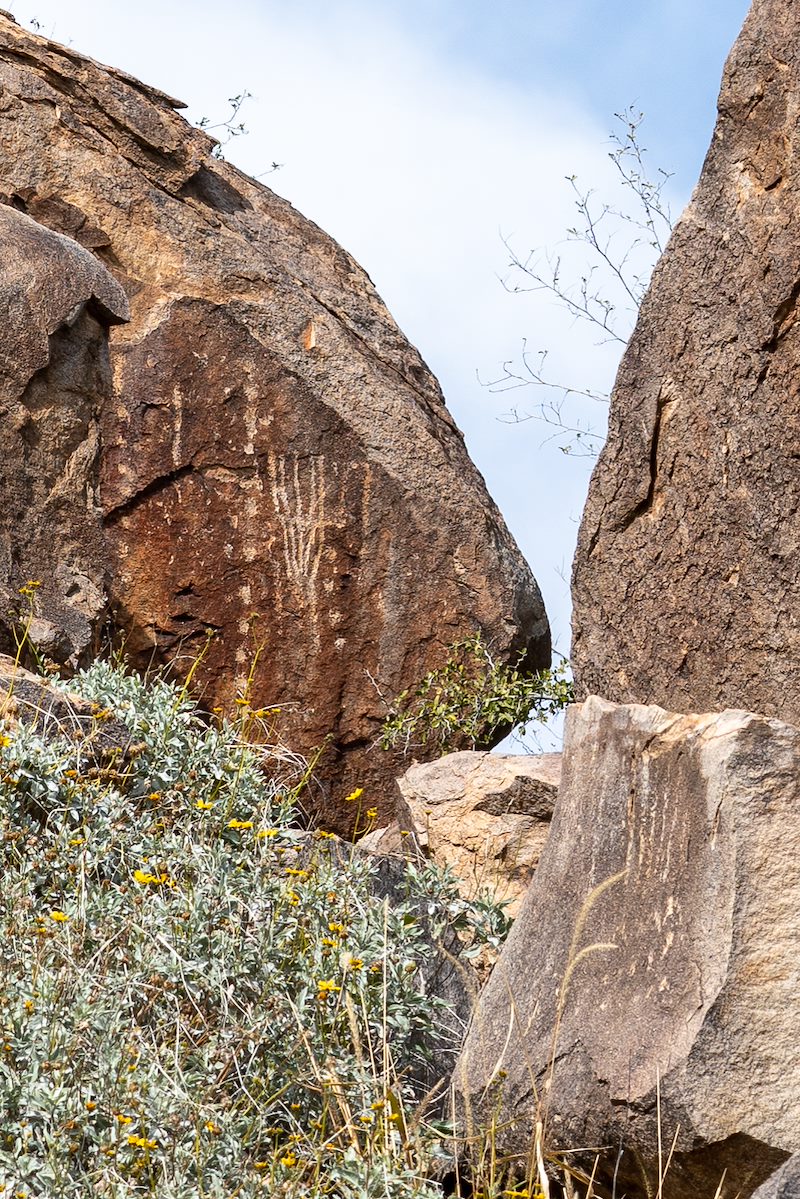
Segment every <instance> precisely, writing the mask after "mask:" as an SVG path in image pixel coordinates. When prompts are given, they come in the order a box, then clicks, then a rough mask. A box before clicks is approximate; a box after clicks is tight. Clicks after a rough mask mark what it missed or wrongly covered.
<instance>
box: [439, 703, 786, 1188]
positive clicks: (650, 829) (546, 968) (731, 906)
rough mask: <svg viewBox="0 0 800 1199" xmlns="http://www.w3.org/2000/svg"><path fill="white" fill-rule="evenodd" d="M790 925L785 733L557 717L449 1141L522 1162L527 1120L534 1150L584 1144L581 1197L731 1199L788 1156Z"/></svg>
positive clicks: (720, 722) (635, 717)
mask: <svg viewBox="0 0 800 1199" xmlns="http://www.w3.org/2000/svg"><path fill="white" fill-rule="evenodd" d="M799 911H800V730H798V729H797V728H794V727H792V726H791V725H788V724H784V723H782V722H781V721H778V720H774V719H767V718H765V717H761V716H754V715H751V714H750V713H747V712H742V711H727V712H723V713H722V714H721V715H703V716H691V715H690V716H678V715H675V714H672V713H669V712H665V711H664V710H663V709H662V708H657V707H643V706H638V705H630V706H618V705H615V704H611V703H609V702H607V701H605V700H601V699H597V698H595V697H590V698H589V699H588V700H587V701H586V702H585V703H584V704H583V705H578V706H575V707H573V708H572V709H570V711H569V714H568V717H567V729H566V737H565V743H564V754H563V773H562V779H561V787H560V790H559V797H558V801H557V804H556V810H555V815H554V818H553V823H552V826H551V829H550V837H549V840H548V843H547V852H546V853H545V854H544V855H543V857H542V861H541V862H540V864H539V867H538V869H537V871H536V874H535V875H534V878H533V881H532V883H531V885H530V888H529V890H528V893H527V895H526V898H525V901H524V903H523V906H522V910H521V912H520V914H519V916H518V918H517V921H516V923H515V925H514V928H513V929H512V931H511V935H510V937H509V939H508V942H507V943H506V945H505V947H504V949H503V951H502V953H501V955H500V958H499V961H498V963H497V965H496V966H495V969H494V972H493V974H492V977H491V978H490V980H489V982H488V984H487V985H486V987H485V988H484V990H483V992H482V993H481V997H480V1000H479V1003H478V1006H477V1010H476V1012H475V1015H474V1017H473V1021H472V1024H471V1027H470V1031H469V1033H468V1036H467V1039H466V1042H465V1045H464V1048H463V1051H462V1055H461V1059H460V1062H459V1065H458V1068H457V1075H456V1078H457V1089H458V1093H459V1096H460V1106H461V1112H462V1119H463V1120H464V1121H465V1123H466V1124H467V1127H469V1126H470V1124H471V1123H477V1126H480V1121H481V1120H482V1119H489V1118H492V1119H493V1120H494V1123H495V1127H496V1128H497V1129H498V1130H500V1131H499V1144H498V1145H497V1146H496V1148H497V1149H498V1151H509V1152H511V1153H518V1154H520V1155H521V1156H522V1158H523V1159H524V1158H525V1156H526V1155H527V1153H528V1150H529V1147H530V1144H531V1137H532V1135H533V1129H534V1124H535V1121H536V1119H537V1118H540V1119H542V1120H543V1122H544V1124H545V1130H546V1139H547V1145H548V1147H549V1148H554V1149H562V1150H567V1151H572V1150H575V1149H576V1147H579V1146H598V1147H604V1148H602V1149H601V1150H600V1160H599V1163H598V1167H597V1180H598V1183H602V1184H603V1185H605V1186H606V1187H607V1189H606V1190H601V1191H600V1193H601V1194H603V1195H607V1194H610V1193H611V1190H612V1189H613V1188H612V1187H611V1185H610V1184H611V1180H612V1178H613V1175H614V1171H615V1169H616V1170H617V1185H616V1191H615V1194H617V1195H622V1194H625V1195H627V1196H628V1199H646V1197H647V1196H648V1195H649V1196H653V1195H655V1194H656V1192H657V1190H658V1193H659V1194H660V1195H661V1196H662V1199H690V1197H691V1199H695V1197H696V1199H714V1196H715V1195H716V1193H717V1186H718V1184H719V1183H720V1181H721V1179H722V1177H723V1173H724V1174H725V1181H724V1183H723V1186H722V1188H721V1191H720V1195H721V1197H722V1199H735V1197H737V1196H738V1197H739V1199H747V1197H748V1196H750V1195H752V1194H753V1192H754V1191H755V1189H756V1188H757V1187H758V1186H759V1185H760V1184H761V1183H763V1182H764V1181H765V1180H766V1179H767V1178H768V1177H769V1176H770V1174H771V1173H773V1172H774V1171H775V1170H776V1169H777V1168H778V1167H779V1166H781V1165H782V1164H783V1162H784V1161H785V1160H786V1158H787V1157H788V1156H789V1155H790V1154H791V1153H796V1152H798V1151H800V1120H798V1112H800V1076H798V1070H797V1045H798V1041H799V1040H800V921H799V920H798V916H797V913H798V912H799ZM503 1071H504V1072H505V1073H503ZM659 1125H660V1143H661V1147H662V1162H663V1160H664V1157H663V1154H666V1153H668V1152H669V1148H670V1146H671V1145H672V1144H673V1138H674V1155H673V1158H672V1162H671V1165H670V1169H669V1170H668V1171H667V1174H666V1179H665V1181H664V1185H663V1189H661V1188H658V1168H659ZM619 1147H622V1149H623V1150H624V1152H623V1154H622V1157H621V1158H620V1159H619V1161H618V1160H617V1151H618V1148H619ZM594 1156H595V1152H594V1149H591V1150H588V1151H587V1152H586V1153H585V1154H584V1161H583V1164H584V1165H585V1166H586V1167H587V1169H588V1170H589V1171H591V1170H592V1167H593V1165H594Z"/></svg>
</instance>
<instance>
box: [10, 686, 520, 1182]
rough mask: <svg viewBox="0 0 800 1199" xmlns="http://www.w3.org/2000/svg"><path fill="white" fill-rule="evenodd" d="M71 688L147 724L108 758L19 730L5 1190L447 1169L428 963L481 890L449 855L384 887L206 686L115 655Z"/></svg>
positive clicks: (402, 1177)
mask: <svg viewBox="0 0 800 1199" xmlns="http://www.w3.org/2000/svg"><path fill="white" fill-rule="evenodd" d="M70 689H71V690H73V691H77V692H78V693H79V694H81V695H83V696H84V697H85V698H87V699H90V700H92V701H94V703H95V711H96V715H95V719H94V726H95V729H96V730H100V729H102V727H103V725H104V722H106V721H108V720H109V719H110V717H111V716H112V715H113V716H114V717H116V718H118V719H122V720H123V721H124V722H125V724H126V726H127V727H128V729H129V730H130V733H131V738H132V741H133V743H134V745H133V752H132V753H130V752H129V753H121V754H120V756H119V758H118V759H117V764H116V766H112V767H110V768H108V769H96V768H94V769H90V768H88V766H87V762H88V761H89V759H90V757H91V755H90V753H89V750H90V749H91V744H92V737H93V733H92V731H91V730H90V731H89V733H88V735H87V737H86V738H85V739H84V740H83V741H77V742H76V741H75V739H74V737H72V738H70V737H67V736H66V735H60V734H59V733H58V732H57V731H53V730H50V732H49V734H48V736H47V737H46V738H45V737H42V736H41V735H38V734H36V733H35V732H33V731H31V729H30V728H27V727H26V726H25V725H24V724H22V723H20V722H17V721H16V720H14V719H12V718H11V717H8V718H6V720H5V722H4V724H3V726H2V731H0V837H1V838H2V841H1V842H0V845H1V846H2V867H3V884H2V888H0V937H2V944H3V954H2V959H1V960H0V1110H2V1112H3V1120H2V1125H0V1188H4V1189H3V1190H2V1192H1V1193H2V1195H3V1196H6V1195H11V1194H15V1195H20V1196H22V1195H25V1196H30V1197H35V1196H47V1197H48V1199H51V1197H60V1196H63V1197H64V1199H67V1197H69V1199H77V1197H78V1196H81V1197H83V1196H85V1195H87V1194H92V1195H109V1196H117V1195H119V1196H123V1195H138V1194H142V1195H158V1196H159V1197H161V1199H188V1197H189V1196H192V1197H195V1196H206V1197H208V1199H232V1197H233V1196H237V1197H241V1199H248V1197H249V1196H256V1195H259V1196H263V1195H270V1196H300V1195H309V1196H316V1195H320V1196H321V1195H335V1196H341V1197H342V1199H349V1197H353V1199H355V1197H356V1196H358V1197H359V1199H362V1197H363V1199H369V1197H371V1196H375V1197H376V1199H377V1196H389V1197H394V1196H396V1197H397V1199H402V1197H405V1196H430V1195H435V1194H438V1193H440V1192H439V1191H437V1189H436V1187H435V1186H434V1185H433V1184H432V1183H428V1182H426V1181H425V1178H426V1174H427V1173H428V1167H427V1166H426V1165H425V1163H426V1162H427V1163H429V1162H430V1161H432V1160H434V1159H435V1158H436V1156H437V1154H441V1153H443V1152H444V1149H443V1142H442V1140H441V1136H442V1134H441V1132H440V1131H439V1130H437V1129H436V1128H435V1127H433V1126H430V1127H428V1126H427V1125H426V1124H425V1112H424V1110H423V1109H422V1108H417V1104H418V1100H419V1096H418V1094H416V1093H415V1090H414V1086H413V1084H412V1082H411V1079H412V1077H414V1076H415V1073H416V1072H417V1071H418V1067H419V1065H420V1062H421V1061H423V1060H424V1059H425V1058H426V1056H427V1057H428V1058H430V1057H431V1056H432V1055H440V1054H441V1051H442V1046H441V1044H440V1043H439V1042H438V1041H437V1032H436V1028H437V1015H438V1012H437V1005H439V1004H440V1003H441V1001H440V1000H437V999H436V998H435V997H433V996H431V995H427V994H426V993H425V987H424V983H423V981H422V978H423V973H424V971H423V969H422V967H423V965H424V963H425V960H426V955H429V954H430V953H431V952H433V949H432V945H431V940H430V935H429V932H430V928H429V925H430V922H431V921H432V920H433V921H434V923H435V922H436V921H438V923H439V926H440V927H441V926H443V925H444V924H445V923H446V922H447V921H448V920H450V919H457V920H458V921H459V922H460V924H461V927H462V929H464V930H470V929H471V930H472V931H471V933H470V935H472V936H474V935H475V929H476V925H478V924H480V922H481V919H482V914H481V913H480V912H478V911H477V910H470V912H469V913H468V917H469V918H465V909H464V906H463V901H460V900H458V899H457V896H456V894H455V890H454V888H453V887H452V885H451V884H450V883H448V881H447V880H446V879H441V878H439V879H438V881H437V878H436V877H435V872H433V873H432V872H431V870H430V869H428V868H427V867H426V868H425V869H424V870H423V871H418V872H416V874H414V872H412V873H411V875H410V876H409V883H408V885H409V888H410V890H409V899H408V900H407V901H405V902H398V903H395V904H392V903H389V902H388V901H384V902H380V901H377V900H376V899H375V896H374V893H373V891H372V890H371V888H370V871H371V869H372V868H371V866H370V864H369V862H368V860H367V859H366V856H365V855H361V854H358V853H356V852H355V851H354V852H353V854H352V857H351V859H350V860H349V861H347V862H346V863H345V864H344V865H343V864H342V862H341V860H340V858H339V857H337V856H336V855H335V854H331V853H330V852H328V849H329V845H330V839H329V837H328V835H326V834H324V833H318V834H316V835H311V834H307V833H302V832H300V831H299V830H297V829H295V828H293V827H292V825H291V798H292V797H291V786H290V785H287V784H285V783H283V782H282V781H281V770H282V769H283V767H282V764H281V763H280V762H278V763H275V762H272V761H270V760H269V759H268V760H266V761H265V760H264V750H263V749H258V748H256V747H252V746H250V745H248V744H247V743H246V741H245V740H244V739H243V737H242V728H241V724H240V725H237V724H236V723H230V722H222V723H221V724H219V725H213V724H208V723H207V722H206V721H205V720H204V719H202V718H201V716H200V714H199V713H198V712H197V711H196V709H195V708H194V706H193V705H192V703H191V702H190V701H189V700H188V699H187V698H186V696H185V693H184V692H181V691H179V690H177V689H176V688H174V687H173V686H171V685H169V684H167V683H165V682H163V681H162V682H158V681H156V682H154V683H149V684H145V683H143V682H142V681H141V680H140V679H138V678H137V677H135V676H133V675H128V674H126V673H125V672H124V671H122V670H121V669H118V668H115V667H112V666H110V665H108V664H104V663H96V664H95V665H93V666H92V667H91V668H90V669H89V670H88V671H86V672H84V673H83V674H81V675H79V676H78V677H77V678H75V679H73V680H71V681H70ZM271 774H272V776H273V777H270V776H271ZM415 879H416V880H417V881H416V882H415ZM454 904H455V907H454V906H453V905H454ZM456 908H458V910H457V911H456ZM483 915H484V916H485V913H484V914H483ZM487 927H488V928H489V934H490V937H492V938H493V939H494V940H497V925H496V922H495V925H494V926H493V925H492V921H491V919H490V920H489V921H488V922H487ZM462 935H467V933H466V932H465V933H463V934H462Z"/></svg>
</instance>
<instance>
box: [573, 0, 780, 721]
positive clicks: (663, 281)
mask: <svg viewBox="0 0 800 1199" xmlns="http://www.w3.org/2000/svg"><path fill="white" fill-rule="evenodd" d="M798 104H800V8H799V7H798V6H797V5H796V4H792V3H791V0H754V3H753V5H752V8H751V11H750V14H749V16H748V18H747V21H746V23H745V26H744V29H743V31H742V34H741V36H740V38H739V40H738V42H737V43H736V45H735V47H734V49H733V51H732V53H731V55H730V58H729V59H728V62H727V65H726V67H725V73H724V77H723V80H722V90H721V93H720V97H719V119H718V122H717V127H716V130H715V133H714V138H713V141H712V144H711V148H710V150H709V153H708V157H707V159H706V163H705V166H704V168H703V173H702V177H701V179H700V183H699V185H698V187H697V189H696V191H695V193H694V197H693V199H692V202H691V204H690V205H689V207H688V209H687V210H686V212H685V213H684V215H683V217H682V218H681V220H680V221H679V223H678V225H677V227H676V229H675V232H674V234H673V237H672V239H671V241H670V243H669V246H668V248H667V251H666V253H665V255H664V256H663V258H662V260H661V262H660V264H659V266H658V267H657V268H656V271H655V273H654V276H653V281H652V284H651V287H650V291H649V294H648V296H647V298H646V300H645V302H644V303H643V305H642V309H641V313H640V317H639V321H638V324H637V327H636V331H635V333H634V335H633V338H632V340H631V343H630V345H629V347H628V350H627V352H626V354H625V357H624V358H623V361H622V365H621V367H620V371H619V375H618V377H617V383H616V387H615V390H614V395H613V397H612V403H611V413H610V425H609V436H608V442H607V445H606V447H605V449H604V450H603V452H602V454H601V456H600V460H599V462H598V464H597V467H596V470H595V473H594V476H593V478H592V483H591V487H590V493H589V499H588V502H587V505H586V510H585V513H584V517H583V523H582V526H581V530H580V536H579V543H578V551H577V556H576V559H575V567H574V577H573V597H574V640H573V651H572V657H573V665H574V668H575V675H576V682H577V687H578V693H579V695H580V696H584V695H586V694H588V693H590V692H594V693H595V694H600V695H605V696H607V697H608V698H610V699H613V700H616V701H618V702H642V703H651V702H654V703H659V704H663V705H664V706H665V707H669V708H671V709H672V710H674V711H683V712H697V711H709V710H718V709H720V708H723V707H727V706H734V707H742V708H747V709H749V710H751V711H755V712H764V713H766V714H767V715H770V716H779V717H780V718H782V719H786V720H790V721H800V602H799V601H798V595H800V471H799V470H798V455H799V454H800V388H798V383H797V380H798V371H799V369H800V323H798V322H797V319H796V317H797V302H798V296H800V206H798V203H797V188H798V185H799V184H800V143H798V139H797V108H798Z"/></svg>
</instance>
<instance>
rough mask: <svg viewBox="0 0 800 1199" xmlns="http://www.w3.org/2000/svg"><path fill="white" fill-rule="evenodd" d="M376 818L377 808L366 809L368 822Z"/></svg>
mask: <svg viewBox="0 0 800 1199" xmlns="http://www.w3.org/2000/svg"><path fill="white" fill-rule="evenodd" d="M377 818H378V809H377V808H367V819H368V820H377Z"/></svg>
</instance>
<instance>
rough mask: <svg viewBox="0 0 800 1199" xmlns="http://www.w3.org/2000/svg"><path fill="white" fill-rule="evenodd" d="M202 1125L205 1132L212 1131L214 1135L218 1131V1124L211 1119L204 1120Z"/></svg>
mask: <svg viewBox="0 0 800 1199" xmlns="http://www.w3.org/2000/svg"><path fill="white" fill-rule="evenodd" d="M203 1127H204V1128H205V1130H206V1132H213V1133H214V1134H215V1135H216V1134H217V1133H218V1132H219V1124H215V1123H214V1121H213V1120H206V1122H205V1124H204V1126H203Z"/></svg>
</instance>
